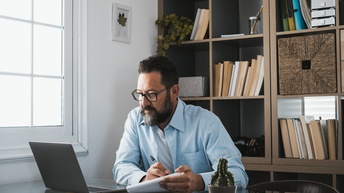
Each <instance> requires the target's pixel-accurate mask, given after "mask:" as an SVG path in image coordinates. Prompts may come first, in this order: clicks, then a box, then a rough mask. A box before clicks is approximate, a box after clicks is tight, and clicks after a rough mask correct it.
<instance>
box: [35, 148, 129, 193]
mask: <svg viewBox="0 0 344 193" xmlns="http://www.w3.org/2000/svg"><path fill="white" fill-rule="evenodd" d="M29 144H30V147H31V150H32V153H33V156H34V158H35V160H36V163H37V166H38V169H39V171H40V173H41V176H42V179H43V182H44V184H45V186H46V187H47V188H50V189H51V190H57V191H63V192H75V193H93V192H95V193H101V192H127V191H126V187H125V186H122V185H118V184H116V183H115V182H114V181H113V180H93V181H92V184H87V183H86V180H85V178H84V176H83V174H82V171H81V168H80V165H79V162H78V160H77V157H76V155H75V152H74V149H73V146H72V144H68V143H50V142H29Z"/></svg>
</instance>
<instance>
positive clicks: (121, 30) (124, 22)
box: [111, 3, 131, 43]
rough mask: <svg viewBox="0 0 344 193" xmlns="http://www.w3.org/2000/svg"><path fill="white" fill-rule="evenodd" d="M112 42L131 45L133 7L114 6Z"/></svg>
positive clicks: (115, 4)
mask: <svg viewBox="0 0 344 193" xmlns="http://www.w3.org/2000/svg"><path fill="white" fill-rule="evenodd" d="M111 34H112V40H114V41H120V42H126V43H130V36H131V7H128V6H125V5H120V4H117V3H113V4H112V33H111Z"/></svg>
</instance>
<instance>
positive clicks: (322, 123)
mask: <svg viewBox="0 0 344 193" xmlns="http://www.w3.org/2000/svg"><path fill="white" fill-rule="evenodd" d="M319 123H320V132H321V137H322V143H323V144H324V150H325V159H328V148H327V144H328V141H327V139H328V138H327V136H328V130H327V124H326V120H323V119H320V120H319Z"/></svg>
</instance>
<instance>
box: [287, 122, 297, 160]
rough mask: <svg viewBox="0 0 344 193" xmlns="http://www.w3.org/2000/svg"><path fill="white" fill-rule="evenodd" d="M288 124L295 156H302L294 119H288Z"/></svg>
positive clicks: (292, 151) (292, 150)
mask: <svg viewBox="0 0 344 193" xmlns="http://www.w3.org/2000/svg"><path fill="white" fill-rule="evenodd" d="M287 126H288V132H289V139H290V145H291V153H292V155H293V158H300V151H299V143H298V140H297V136H296V132H295V128H294V121H293V119H292V118H288V119H287Z"/></svg>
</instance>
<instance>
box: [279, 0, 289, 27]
mask: <svg viewBox="0 0 344 193" xmlns="http://www.w3.org/2000/svg"><path fill="white" fill-rule="evenodd" d="M280 8H281V14H282V24H283V31H289V24H288V16H287V0H282V1H281V6H280Z"/></svg>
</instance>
